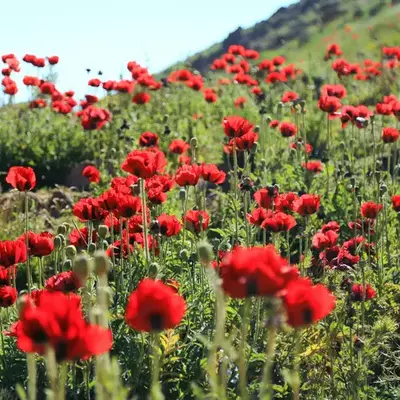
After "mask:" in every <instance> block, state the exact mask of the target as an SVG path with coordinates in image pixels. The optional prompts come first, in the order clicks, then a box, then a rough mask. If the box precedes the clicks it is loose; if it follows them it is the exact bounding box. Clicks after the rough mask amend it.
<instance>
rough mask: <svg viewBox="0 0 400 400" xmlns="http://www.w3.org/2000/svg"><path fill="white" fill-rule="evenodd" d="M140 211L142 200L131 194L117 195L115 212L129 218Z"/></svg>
mask: <svg viewBox="0 0 400 400" xmlns="http://www.w3.org/2000/svg"><path fill="white" fill-rule="evenodd" d="M141 212H142V200H141V199H140V197H135V196H132V195H131V194H120V195H118V208H117V214H118V216H120V217H123V218H131V217H133V216H134V215H135V214H139V213H141Z"/></svg>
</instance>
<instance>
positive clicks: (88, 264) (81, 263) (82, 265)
mask: <svg viewBox="0 0 400 400" xmlns="http://www.w3.org/2000/svg"><path fill="white" fill-rule="evenodd" d="M92 271H93V259H91V258H89V257H87V256H85V255H82V256H79V257H77V258H76V259H75V263H74V272H75V273H76V274H77V275H78V277H79V278H80V279H81V282H82V284H85V283H86V281H87V279H88V277H89V275H90V274H91V272H92Z"/></svg>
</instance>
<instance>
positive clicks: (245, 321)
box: [239, 298, 251, 400]
mask: <svg viewBox="0 0 400 400" xmlns="http://www.w3.org/2000/svg"><path fill="white" fill-rule="evenodd" d="M250 306H251V299H250V298H247V299H246V300H245V303H244V305H243V315H242V325H241V329H240V332H241V335H240V343H239V386H240V395H241V399H243V400H247V399H248V398H249V394H248V391H247V363H246V339H247V333H248V329H249V317H250V315H249V314H250Z"/></svg>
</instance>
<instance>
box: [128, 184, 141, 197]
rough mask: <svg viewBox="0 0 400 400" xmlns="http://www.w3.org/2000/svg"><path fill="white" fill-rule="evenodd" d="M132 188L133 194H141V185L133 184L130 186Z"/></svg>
mask: <svg viewBox="0 0 400 400" xmlns="http://www.w3.org/2000/svg"><path fill="white" fill-rule="evenodd" d="M130 188H131V193H132V195H133V196H138V195H139V193H140V187H139V185H137V184H133V185H131V186H130Z"/></svg>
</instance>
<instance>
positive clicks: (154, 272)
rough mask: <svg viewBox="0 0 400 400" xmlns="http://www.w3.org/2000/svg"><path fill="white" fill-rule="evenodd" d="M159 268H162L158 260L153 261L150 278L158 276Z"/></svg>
mask: <svg viewBox="0 0 400 400" xmlns="http://www.w3.org/2000/svg"><path fill="white" fill-rule="evenodd" d="M159 268H160V266H159V265H158V263H156V262H153V263H151V264H150V267H149V276H150V278H156V277H157V275H158V270H159Z"/></svg>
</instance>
